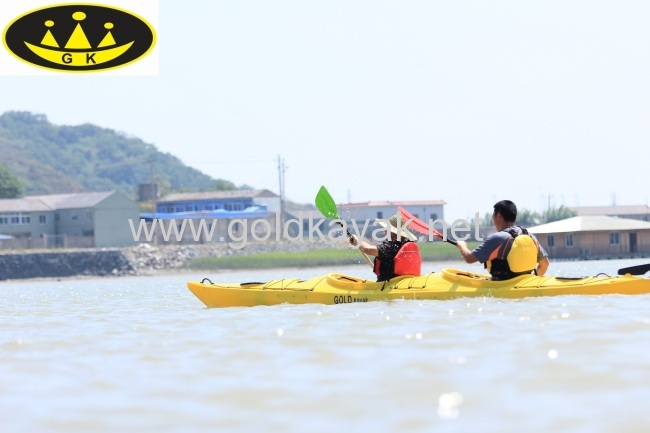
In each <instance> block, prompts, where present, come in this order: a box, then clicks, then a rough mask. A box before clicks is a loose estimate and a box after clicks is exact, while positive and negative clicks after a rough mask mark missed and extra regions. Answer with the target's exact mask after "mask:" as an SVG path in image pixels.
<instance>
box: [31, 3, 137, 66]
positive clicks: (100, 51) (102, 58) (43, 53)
mask: <svg viewBox="0 0 650 433" xmlns="http://www.w3.org/2000/svg"><path fill="white" fill-rule="evenodd" d="M72 19H73V20H75V21H77V25H76V26H75V28H74V30H73V31H72V34H71V35H70V37H69V38H68V40H67V41H66V43H65V45H64V46H63V48H61V45H60V44H59V42H58V41H57V40H56V38H55V37H54V35H53V34H52V31H51V29H52V27H54V25H55V22H54V21H52V20H49V19H48V20H46V21H45V23H44V24H45V27H46V28H47V30H46V32H45V36H43V39H42V40H41V43H40V46H38V45H34V44H30V43H29V42H26V41H23V42H24V43H25V45H27V47H28V48H29V49H30V50H31V51H32V52H33V53H34V54H36V55H37V56H39V57H40V58H42V59H45V60H47V61H50V62H53V63H57V64H60V65H66V66H79V67H88V66H92V65H99V64H102V63H106V62H109V61H111V60H114V59H116V58H118V57H119V56H121V55H122V54H124V53H125V52H126V51H128V49H129V48H131V45H133V42H134V41H131V42H129V43H127V44H123V45H119V46H118V45H117V43H116V42H115V38H114V37H113V33H112V31H113V27H114V25H113V23H112V22H106V23H104V28H105V29H106V30H107V33H106V36H104V38H103V39H102V41H101V42H100V43H99V45H97V47H92V45H91V44H90V41H88V37H86V33H85V32H84V30H83V27H82V25H81V22H82V21H83V20H85V19H86V14H85V13H84V12H79V11H77V12H74V13H73V14H72ZM71 50H74V51H71Z"/></svg>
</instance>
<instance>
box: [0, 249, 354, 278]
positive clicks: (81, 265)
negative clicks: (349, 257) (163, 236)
mask: <svg viewBox="0 0 650 433" xmlns="http://www.w3.org/2000/svg"><path fill="white" fill-rule="evenodd" d="M331 247H337V248H340V247H341V244H340V243H336V242H334V243H332V242H329V241H327V242H260V243H252V244H248V245H246V247H245V248H241V249H236V248H232V247H230V246H229V245H228V244H223V243H222V244H202V245H164V246H152V245H149V244H140V245H138V246H135V247H129V248H112V249H107V248H102V249H83V250H74V251H38V252H33V251H12V252H3V253H2V254H0V281H1V280H14V279H24V278H50V277H55V278H56V277H72V276H86V275H97V276H109V275H116V276H117V275H150V274H153V273H155V272H156V271H159V270H173V269H178V268H180V267H181V266H183V264H184V263H185V262H186V261H187V260H190V259H195V258H202V257H223V256H230V255H250V254H259V253H266V252H274V251H307V250H313V249H316V248H319V249H322V248H331Z"/></svg>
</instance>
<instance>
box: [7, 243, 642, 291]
mask: <svg viewBox="0 0 650 433" xmlns="http://www.w3.org/2000/svg"><path fill="white" fill-rule="evenodd" d="M419 245H420V249H421V253H422V259H423V262H424V263H431V262H442V263H444V262H454V261H461V258H460V256H459V255H457V251H456V248H452V247H451V246H449V245H446V244H443V243H442V242H434V243H420V244H419ZM249 256H250V257H249ZM648 257H650V255H647V254H646V255H635V256H630V257H623V256H618V255H617V256H615V257H584V258H573V259H557V258H555V259H554V258H553V257H551V261H552V262H565V261H585V260H620V259H641V258H648ZM362 263H363V261H362V259H361V256H360V255H359V254H358V252H357V251H356V250H355V249H354V248H349V247H348V245H347V242H345V240H342V241H337V242H275V241H274V242H266V243H258V244H252V247H251V248H247V249H238V250H237V249H229V248H228V247H227V246H224V245H223V244H199V245H163V246H152V245H149V244H139V245H136V246H133V247H124V248H94V249H74V250H71V249H70V250H39V251H31V250H28V251H3V252H1V253H0V283H2V282H11V281H39V280H42V281H63V280H68V279H87V278H88V279H90V278H97V277H102V278H105V277H127V276H164V275H172V274H174V275H178V274H195V273H197V272H203V273H215V272H216V273H221V272H228V271H231V272H232V271H240V270H260V269H304V268H311V267H341V266H351V265H352V266H353V265H357V264H362Z"/></svg>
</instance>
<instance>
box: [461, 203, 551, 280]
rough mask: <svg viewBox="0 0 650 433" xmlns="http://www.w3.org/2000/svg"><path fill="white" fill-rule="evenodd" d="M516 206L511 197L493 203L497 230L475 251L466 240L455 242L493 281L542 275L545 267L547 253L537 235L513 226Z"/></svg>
mask: <svg viewBox="0 0 650 433" xmlns="http://www.w3.org/2000/svg"><path fill="white" fill-rule="evenodd" d="M516 219H517V206H516V205H515V204H514V203H513V202H511V201H510V200H501V201H500V202H498V203H496V204H495V205H494V213H493V215H492V220H493V221H494V227H496V229H497V231H496V233H492V234H491V235H490V236H488V237H487V239H485V241H483V243H482V244H481V245H479V246H478V247H477V248H476V249H475V250H474V251H470V250H469V249H467V243H466V242H464V241H457V244H456V246H457V247H458V249H459V250H460V253H461V254H462V256H463V259H465V261H466V262H467V263H476V262H481V263H483V264H484V265H485V268H486V269H487V270H488V271H489V272H490V274H491V275H492V279H493V280H509V279H511V278H514V277H516V276H518V275H525V274H530V273H535V274H536V275H539V276H542V275H544V273H546V270H547V269H548V265H549V261H548V254H547V253H546V251H545V250H544V248H543V247H542V246H541V245H540V244H539V242H538V241H537V238H536V237H535V236H534V235H532V234H530V233H528V231H527V230H526V229H525V228H523V227H519V226H516V225H515V220H516Z"/></svg>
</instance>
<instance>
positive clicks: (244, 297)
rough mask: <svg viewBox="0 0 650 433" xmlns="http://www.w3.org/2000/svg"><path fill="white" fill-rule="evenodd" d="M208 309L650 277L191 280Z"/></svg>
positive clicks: (610, 287)
mask: <svg viewBox="0 0 650 433" xmlns="http://www.w3.org/2000/svg"><path fill="white" fill-rule="evenodd" d="M187 285H188V287H189V289H190V290H191V291H192V293H194V295H196V297H197V298H199V299H200V300H201V301H202V302H203V303H204V304H205V305H207V306H208V307H253V306H256V305H277V304H283V303H289V304H311V303H315V304H350V303H355V302H370V301H390V300H395V299H439V300H445V299H456V298H462V297H481V296H489V297H494V298H511V299H518V298H526V297H533V296H557V295H609V294H620V295H638V294H643V293H650V279H648V278H643V277H636V276H632V275H629V274H628V275H623V276H617V277H612V276H608V275H604V274H599V275H597V276H593V277H584V278H561V277H547V276H544V277H538V276H535V275H522V276H519V277H515V278H513V279H511V280H506V281H492V280H491V279H490V276H489V275H483V274H476V273H473V272H467V271H460V270H457V269H443V270H442V271H440V272H433V273H430V274H426V275H422V276H419V277H396V278H393V279H392V280H390V281H385V282H381V283H378V282H375V281H370V280H365V279H363V278H357V277H353V276H349V275H343V274H327V275H322V276H318V277H314V278H311V279H308V280H300V279H297V278H289V279H282V280H271V281H268V282H265V283H261V282H251V283H212V282H211V281H210V280H208V279H207V278H205V279H204V280H203V281H202V282H196V281H192V282H189V283H187Z"/></svg>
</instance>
